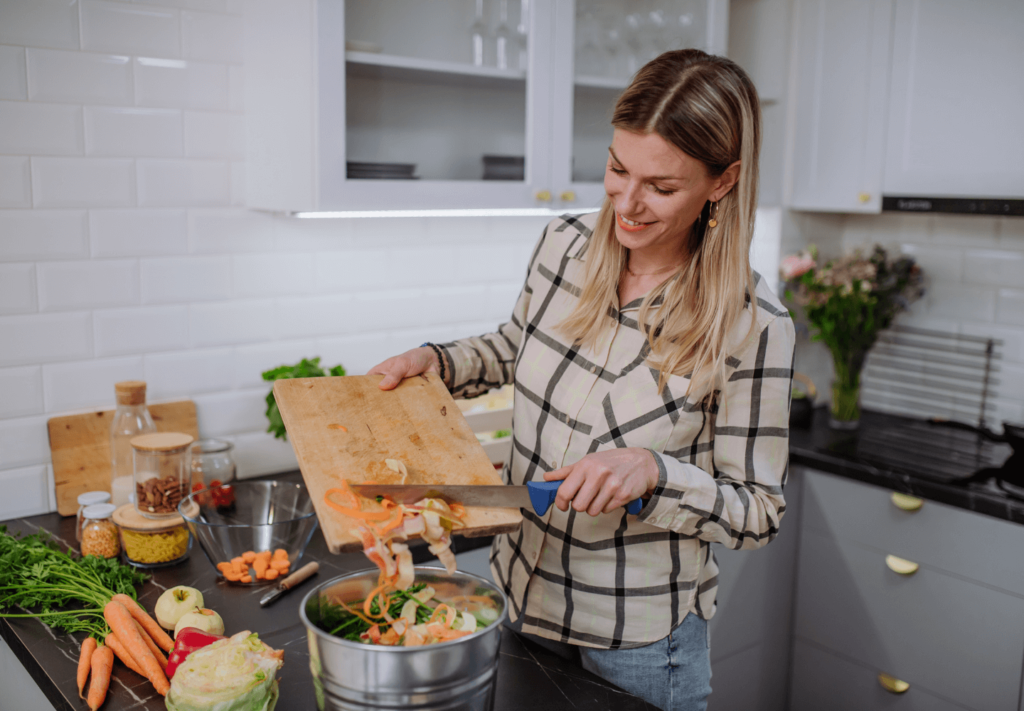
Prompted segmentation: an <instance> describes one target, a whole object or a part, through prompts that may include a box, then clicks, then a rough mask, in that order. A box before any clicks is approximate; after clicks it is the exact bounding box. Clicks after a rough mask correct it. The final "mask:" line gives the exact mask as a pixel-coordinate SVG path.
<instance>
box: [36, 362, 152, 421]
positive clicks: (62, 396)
mask: <svg viewBox="0 0 1024 711" xmlns="http://www.w3.org/2000/svg"><path fill="white" fill-rule="evenodd" d="M121 380H145V378H144V377H143V369H142V357H141V356H134V357H131V358H104V359H101V360H84V361H78V362H74V363H57V364H54V365H45V366H43V391H44V393H45V397H46V411H47V412H49V413H58V412H66V411H68V410H82V409H87V408H97V409H102V408H112V407H114V406H115V405H116V404H117V401H116V399H115V395H114V383H117V382H119V381H121ZM146 397H147V398H148V399H149V400H150V401H151V402H152V401H153V400H155V399H156V398H154V397H153V396H152V393H151V392H149V391H147V393H146Z"/></svg>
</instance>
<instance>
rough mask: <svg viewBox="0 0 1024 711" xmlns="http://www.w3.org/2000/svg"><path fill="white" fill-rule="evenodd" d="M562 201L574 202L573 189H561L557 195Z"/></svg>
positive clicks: (574, 193)
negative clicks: (560, 192)
mask: <svg viewBox="0 0 1024 711" xmlns="http://www.w3.org/2000/svg"><path fill="white" fill-rule="evenodd" d="M558 197H559V199H560V200H561V201H562V202H574V201H575V200H576V191H575V190H563V191H562V194H561V195H559V196H558Z"/></svg>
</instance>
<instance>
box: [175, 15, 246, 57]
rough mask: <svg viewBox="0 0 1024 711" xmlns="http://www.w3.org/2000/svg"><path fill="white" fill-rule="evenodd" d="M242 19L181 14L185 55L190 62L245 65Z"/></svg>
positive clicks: (230, 16) (231, 16)
mask: <svg viewBox="0 0 1024 711" xmlns="http://www.w3.org/2000/svg"><path fill="white" fill-rule="evenodd" d="M243 39H244V34H243V27H242V18H241V17H240V16H238V15H224V14H218V13H212V12H194V11H191V10H185V11H183V12H182V13H181V45H182V52H183V54H184V56H185V57H187V58H189V59H209V60H212V61H215V62H241V61H242V55H243V51H242V47H243Z"/></svg>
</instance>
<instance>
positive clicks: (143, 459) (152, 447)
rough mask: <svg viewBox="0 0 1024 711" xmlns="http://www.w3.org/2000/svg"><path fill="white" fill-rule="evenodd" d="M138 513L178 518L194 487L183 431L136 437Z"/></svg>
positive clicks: (135, 468) (153, 516)
mask: <svg viewBox="0 0 1024 711" xmlns="http://www.w3.org/2000/svg"><path fill="white" fill-rule="evenodd" d="M131 443H132V457H133V461H134V477H135V510H136V511H138V512H139V513H140V514H142V515H143V516H145V517H147V518H155V519H163V518H174V517H176V516H177V515H178V504H179V503H181V500H182V499H183V498H185V497H186V496H188V494H189V491H190V490H191V488H192V466H191V457H190V451H189V450H190V445H191V444H192V437H191V436H190V435H187V434H183V433H181V432H156V433H153V434H144V435H139V436H138V437H133V438H132V440H131Z"/></svg>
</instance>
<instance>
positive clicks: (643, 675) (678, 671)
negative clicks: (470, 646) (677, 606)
mask: <svg viewBox="0 0 1024 711" xmlns="http://www.w3.org/2000/svg"><path fill="white" fill-rule="evenodd" d="M521 620H522V618H520V620H519V623H518V624H516V623H511V624H509V626H510V627H511V628H512V629H514V630H515V631H516V632H517V633H519V634H520V635H522V636H523V637H525V638H527V639H529V640H530V641H532V642H536V643H537V644H539V645H540V646H542V647H544V648H545V649H547V650H549V651H551V652H553V653H555V654H557V655H559V656H560V657H563V658H565V659H569V660H572V661H577V662H578V663H580V664H582V666H583V668H584V669H586V670H587V671H589V672H591V673H592V674H596V675H597V676H599V677H601V678H602V679H605V680H606V681H610V682H611V683H613V684H615V685H616V686H617V687H619V688H620V689H625V690H626V691H628V692H629V693H631V694H633V695H635V696H639V697H640V698H642V699H644V700H645V701H647V702H648V703H651V704H654V705H655V706H657V707H658V708H660V709H664V710H665V711H705V709H707V706H708V696H709V695H710V694H711V652H710V639H709V638H708V623H707V621H706V620H702V619H701V618H700V617H698V616H697V615H694V614H692V613H691V614H688V615H687V616H686V617H685V618H684V619H683V621H682V623H680V625H679V626H678V627H676V628H675V629H674V630H672V631H671V632H670V633H669V635H668V637H665V638H664V639H660V640H658V641H657V642H654V643H652V644H648V645H647V646H645V647H635V648H633V649H594V648H592V647H578V646H576V645H571V644H566V643H564V642H556V641H555V640H551V639H544V638H543V637H538V636H536V635H532V634H526V633H524V632H522V631H521V628H522V623H521Z"/></svg>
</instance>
